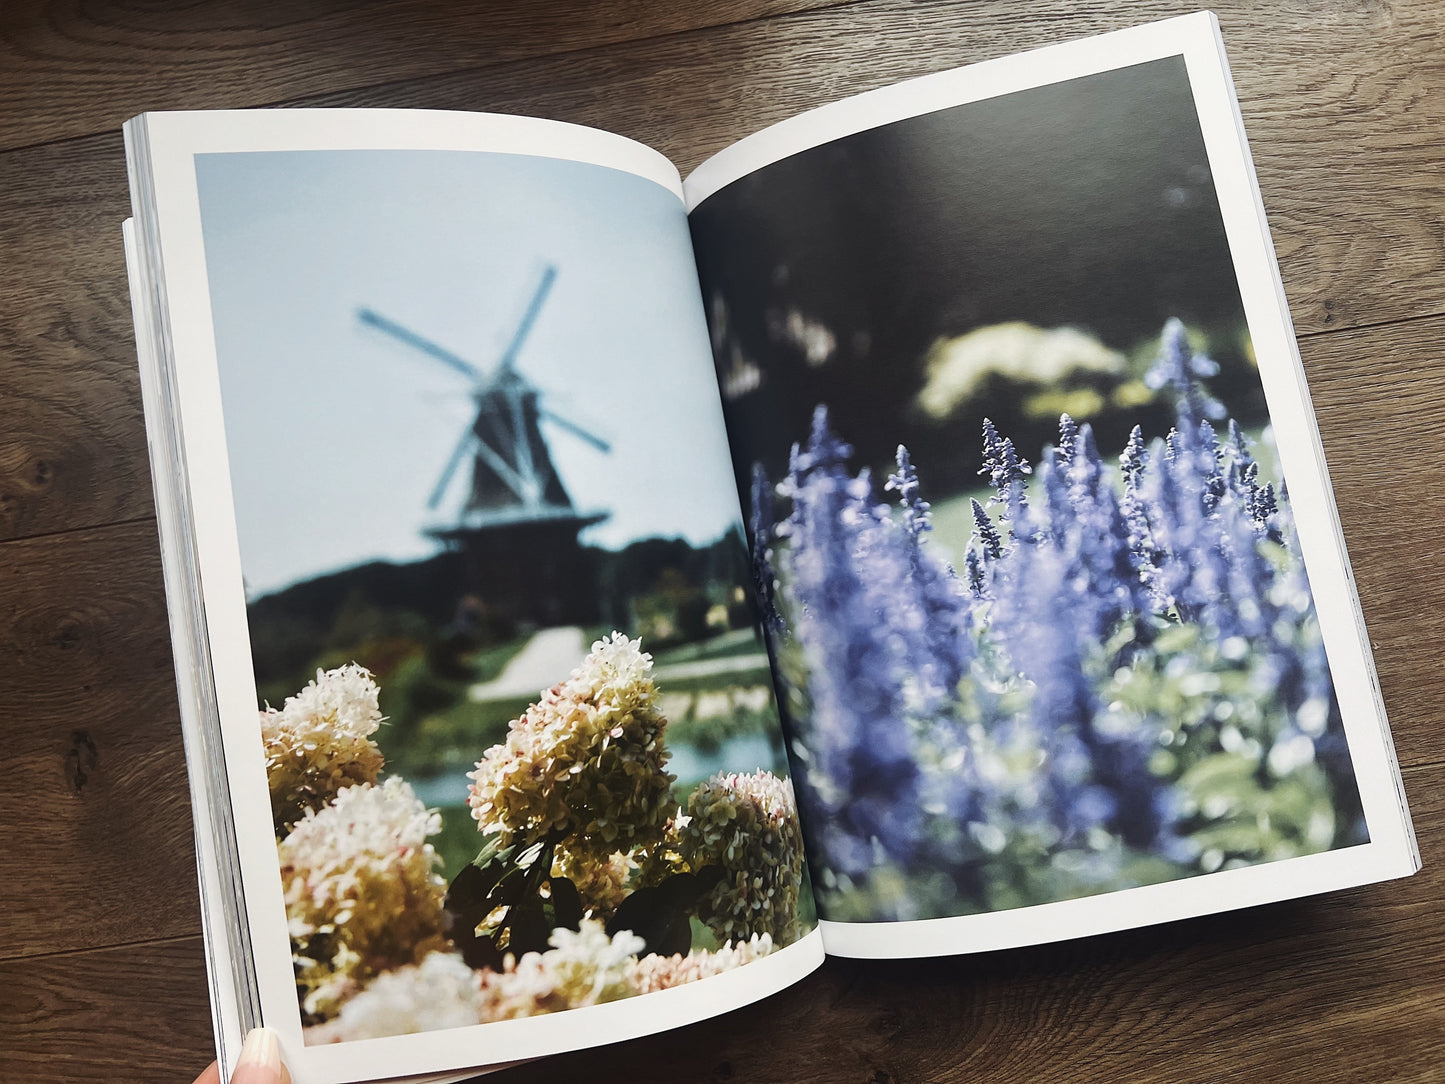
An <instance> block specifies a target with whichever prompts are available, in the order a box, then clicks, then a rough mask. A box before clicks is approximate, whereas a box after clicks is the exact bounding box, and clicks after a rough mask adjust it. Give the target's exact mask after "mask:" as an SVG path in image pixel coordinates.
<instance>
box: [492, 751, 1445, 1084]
mask: <svg viewBox="0 0 1445 1084" xmlns="http://www.w3.org/2000/svg"><path fill="white" fill-rule="evenodd" d="M1439 782H1440V771H1439V770H1438V769H1431V770H1430V771H1428V772H1422V773H1412V775H1411V777H1410V780H1409V784H1410V785H1411V790H1412V793H1419V794H1420V795H1421V800H1420V801H1419V802H1418V803H1417V808H1416V822H1417V825H1418V826H1419V827H1420V829H1421V831H1422V838H1423V839H1424V840H1426V841H1428V843H1429V844H1430V847H1431V850H1432V851H1433V850H1435V849H1436V847H1438V841H1439V840H1440V838H1441V833H1442V832H1445V803H1442V801H1441V798H1440V796H1439V794H1438V784H1439ZM1432 857H1433V855H1432ZM1442 890H1445V873H1442V871H1441V870H1440V869H1439V868H1438V866H1437V867H1436V868H1432V867H1431V866H1430V865H1429V864H1428V862H1427V866H1426V871H1425V872H1424V873H1421V874H1417V875H1416V876H1415V877H1413V878H1410V879H1408V880H1404V881H1397V882H1394V883H1392V884H1387V885H1376V886H1373V887H1370V888H1364V889H1357V890H1352V891H1349V892H1340V893H1334V894H1331V895H1328V896H1324V897H1317V898H1315V899H1312V900H1303V901H1296V902H1290V903H1281V904H1274V905H1271V906H1268V907H1260V908H1255V909H1252V910H1249V911H1245V912H1239V913H1235V914H1230V915H1221V916H1213V917H1209V918H1202V919H1195V920H1191V921H1188V922H1179V923H1172V924H1168V925H1165V926H1159V927H1154V928H1151V929H1146V930H1138V931H1133V932H1129V933H1120V934H1111V935H1108V936H1105V937H1095V938H1086V939H1083V940H1079V941H1073V942H1066V943H1062V944H1058V945H1046V946H1040V947H1038V948H1032V949H1020V950H1017V951H1010V952H999V953H986V954H982V955H979V956H962V957H945V958H941V959H933V960H900V961H849V960H837V959H833V960H829V961H828V963H827V964H826V965H825V966H824V967H823V969H822V970H821V971H820V972H817V973H815V974H814V975H813V976H811V977H810V978H809V979H808V980H806V981H805V982H804V983H802V984H800V985H798V986H796V987H793V988H792V989H790V990H788V991H785V992H783V993H781V994H779V995H777V996H776V997H773V998H770V999H769V1000H767V1001H765V1002H763V1003H761V1004H758V1005H754V1006H751V1007H749V1008H747V1009H744V1010H742V1011H741V1012H739V1013H734V1014H731V1015H729V1016H725V1017H722V1018H720V1019H717V1020H713V1021H708V1022H705V1023H702V1024H698V1025H694V1026H692V1027H689V1028H685V1029H681V1030H679V1031H675V1032H670V1033H668V1034H666V1035H662V1036H658V1037H654V1038H651V1039H644V1040H638V1041H636V1042H632V1043H622V1044H618V1045H616V1046H611V1047H605V1048H603V1049H602V1050H597V1051H590V1052H586V1053H578V1054H569V1055H564V1056H562V1057H559V1058H554V1059H550V1060H547V1061H544V1062H541V1063H539V1064H537V1065H534V1066H524V1067H521V1068H518V1069H515V1070H509V1071H507V1072H504V1073H500V1074H497V1075H495V1076H492V1077H489V1078H486V1079H489V1080H494V1081H496V1082H497V1084H524V1082H525V1084H560V1082H562V1081H570V1080H577V1079H583V1078H584V1077H585V1078H586V1079H590V1080H624V1079H625V1080H630V1081H635V1082H636V1084H664V1082H671V1081H681V1080H746V1081H749V1082H760V1084H761V1082H777V1084H782V1082H785V1081H801V1080H807V1081H816V1082H818V1084H835V1082H836V1084H857V1082H859V1081H866V1082H877V1084H902V1082H904V1081H931V1082H937V1084H947V1082H953V1084H963V1082H971V1081H978V1080H987V1081H990V1082H992V1084H1045V1082H1057V1084H1072V1082H1076V1081H1090V1080H1099V1081H1110V1080H1130V1081H1169V1082H1179V1084H1182V1082H1190V1081H1198V1082H1201V1084H1202V1082H1205V1081H1210V1082H1215V1081H1221V1080H1271V1081H1302V1082H1303V1081H1310V1082H1314V1081H1318V1080H1325V1079H1328V1080H1341V1081H1344V1080H1390V1081H1421V1082H1424V1081H1428V1080H1434V1079H1437V1077H1436V1075H1435V1074H1437V1073H1438V1069H1439V1065H1440V1058H1441V1056H1442V1054H1445V992H1442V990H1445V988H1442V981H1445V932H1442V930H1441V929H1440V926H1439V924H1438V923H1437V922H1434V921H1433V919H1432V918H1431V916H1432V915H1433V914H1434V912H1435V907H1436V901H1437V900H1438V899H1439V897H1440V893H1441V892H1442Z"/></svg>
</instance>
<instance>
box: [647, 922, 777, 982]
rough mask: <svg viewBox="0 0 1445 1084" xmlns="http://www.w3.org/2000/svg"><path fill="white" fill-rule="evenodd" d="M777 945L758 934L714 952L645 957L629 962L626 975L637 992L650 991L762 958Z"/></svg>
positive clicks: (762, 934) (699, 951)
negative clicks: (629, 966)
mask: <svg viewBox="0 0 1445 1084" xmlns="http://www.w3.org/2000/svg"><path fill="white" fill-rule="evenodd" d="M776 947H777V946H776V945H774V944H773V939H772V938H771V937H769V936H768V935H767V934H765V933H760V934H754V935H753V936H752V937H751V938H750V939H749V940H747V941H737V942H729V943H728V944H726V945H724V946H723V947H722V948H720V949H718V950H717V951H716V952H709V951H707V950H706V949H694V950H693V951H691V952H689V953H688V954H687V955H686V956H682V955H678V956H644V957H642V958H641V959H640V960H638V961H637V962H636V963H634V964H633V965H632V968H631V971H630V974H629V976H628V978H629V981H630V982H631V983H632V985H633V986H635V987H636V988H637V992H638V993H639V994H650V993H652V992H653V991H655V990H666V989H668V988H670V987H673V986H681V985H683V984H684V983H688V982H696V981H697V980H698V979H706V978H711V977H712V976H713V975H720V974H722V973H723V972H724V971H731V970H732V969H733V968H735V967H742V966H743V965H744V964H750V963H752V962H753V961H754V960H761V959H762V958H763V957H764V956H768V955H770V954H771V953H772V952H773V950H774V949H775V948H776Z"/></svg>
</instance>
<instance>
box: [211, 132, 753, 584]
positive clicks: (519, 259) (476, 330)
mask: <svg viewBox="0 0 1445 1084" xmlns="http://www.w3.org/2000/svg"><path fill="white" fill-rule="evenodd" d="M196 173H197V181H198V187H199V192H200V199H201V212H202V223H203V231H204V237H205V246H206V266H207V274H208V277H209V281H210V289H211V303H212V310H213V316H214V320H215V329H216V343H217V353H218V357H219V361H220V368H221V388H222V399H223V409H224V412H225V425H226V440H227V449H228V452H229V456H230V462H231V475H232V486H233V489H234V493H235V500H236V517H237V525H238V530H239V534H240V543H241V558H242V567H243V570H244V573H245V578H246V585H247V591H248V594H249V595H251V596H252V597H254V596H256V595H258V594H264V593H266V592H268V591H272V590H275V589H276V588H279V587H282V586H285V585H287V584H289V583H293V582H296V581H298V580H302V579H307V578H310V577H312V576H315V575H317V574H320V573H323V572H328V571H333V570H336V569H340V568H345V567H349V566H351V565H354V564H357V563H360V562H362V561H366V560H371V559H375V558H384V559H390V560H398V561H401V560H413V559H417V558H421V557H425V556H427V555H429V554H431V553H433V552H435V549H436V547H435V544H434V543H433V542H431V541H430V540H429V539H427V538H426V537H425V536H424V535H423V534H422V528H423V526H424V525H426V524H428V523H432V522H436V521H438V520H446V519H448V518H449V517H450V516H453V515H454V514H455V512H456V511H457V510H458V509H459V508H460V505H461V502H462V500H463V497H464V486H465V484H466V481H467V479H469V477H470V473H469V472H470V466H469V465H468V466H467V468H466V469H464V470H462V471H459V472H458V474H457V477H456V479H455V480H454V482H453V485H452V487H451V489H450V491H449V492H448V495H447V499H446V501H445V502H444V503H443V505H442V507H441V508H440V509H439V511H438V512H437V513H430V512H428V511H427V509H426V500H427V497H428V496H429V494H430V492H431V488H432V486H433V484H434V483H435V482H436V480H437V478H438V476H439V475H440V474H441V471H442V467H443V465H444V464H445V462H446V460H447V457H448V456H449V455H450V453H451V450H452V447H453V446H454V445H455V443H456V442H457V440H458V439H459V437H460V436H461V433H462V431H463V429H464V428H465V427H466V426H467V424H468V423H469V421H470V420H471V405H472V404H471V399H470V397H469V395H468V385H467V382H466V380H465V378H463V377H462V376H460V375H458V374H456V373H454V372H452V371H451V370H450V369H448V368H446V367H445V366H443V365H442V364H440V363H438V362H436V361H433V360H432V359H430V358H427V357H425V356H422V355H419V354H417V353H416V352H415V351H413V350H411V349H410V348H408V347H406V346H404V345H402V344H401V343H398V342H395V341H393V340H392V339H389V338H387V337H386V336H384V335H383V334H381V333H380V332H378V331H376V330H374V329H371V328H368V327H366V326H364V325H363V324H361V322H360V321H359V320H358V319H357V316H356V312H357V309H358V308H359V307H360V306H370V307H372V308H374V309H376V310H377V311H378V312H380V313H381V314H383V315H385V316H387V317H389V318H390V319H392V320H395V321H397V322H398V323H401V324H403V325H405V326H407V327H409V328H411V329H412V330H414V331H416V332H418V333H419V334H421V335H423V336H426V337H427V338H430V339H432V340H434V341H436V342H438V343H440V344H442V345H443V346H445V347H447V348H448V349H450V350H452V351H454V352H455V353H457V354H459V355H461V356H462V357H464V358H467V359H469V360H470V361H472V362H473V364H475V365H476V366H477V367H478V368H481V369H483V370H490V369H491V367H492V366H493V365H494V363H495V361H496V359H497V357H498V356H499V355H500V354H501V352H502V350H503V349H504V347H505V345H506V342H507V340H508V339H509V338H510V335H511V333H512V331H513V330H514V329H515V327H516V326H517V324H518V323H519V322H520V320H521V318H522V314H523V312H524V310H525V308H526V306H527V303H528V301H529V300H530V298H531V295H532V293H533V291H534V290H535V289H536V286H537V284H538V282H539V280H540V278H541V275H542V272H543V269H544V267H545V266H546V264H548V263H552V264H555V265H556V267H557V279H556V282H555V284H554V286H553V288H552V291H551V294H550V296H549V297H548V299H547V301H546V303H545V305H544V306H543V308H542V310H541V312H540V314H539V316H538V319H537V322H536V324H535V326H534V328H533V331H532V334H531V335H530V337H529V338H528V340H527V342H526V345H525V346H524V347H523V349H522V352H521V354H520V356H519V357H518V361H517V366H518V368H519V369H520V370H521V371H522V372H523V373H524V374H525V375H526V376H527V377H529V378H530V379H531V380H532V381H534V382H535V383H536V384H538V385H540V386H541V388H542V389H543V390H544V392H545V393H546V401H547V405H548V406H550V407H551V408H552V409H554V410H556V411H557V412H558V413H560V414H563V415H564V416H566V417H568V418H570V419H571V420H573V421H576V422H578V423H580V424H582V425H583V426H584V427H585V428H587V429H589V430H591V431H593V432H595V433H597V434H598V435H599V436H601V437H603V438H604V439H606V440H608V441H609V442H611V444H612V447H613V450H612V452H611V454H610V455H601V454H599V453H598V452H597V451H596V450H594V449H593V448H591V447H589V446H587V445H586V444H584V443H582V442H581V441H578V440H576V439H575V438H573V437H571V436H568V435H566V434H565V433H561V432H560V431H558V430H556V429H555V428H553V429H547V430H546V434H547V436H548V438H549V443H550V447H551V449H552V453H553V457H554V459H555V461H556V464H557V468H558V470H559V472H560V474H561V475H562V479H563V482H564V483H565V484H566V486H567V488H568V490H569V492H570V493H571V495H572V499H573V502H574V503H575V504H577V505H578V506H579V507H581V508H583V509H591V508H596V509H607V510H609V511H610V512H611V517H610V519H608V520H607V521H606V522H604V523H602V524H599V525H598V526H596V527H593V528H591V529H589V531H588V533H587V535H586V536H585V537H586V538H587V540H589V541H591V542H593V543H595V544H598V545H604V546H609V547H614V548H615V547H619V546H622V545H625V544H626V543H627V542H629V541H632V540H634V539H637V538H644V537H649V536H653V535H662V536H668V537H684V538H688V539H689V540H691V541H693V542H695V543H704V542H708V541H711V540H712V539H714V538H716V537H717V536H718V535H719V534H721V533H722V532H723V531H724V530H725V529H726V528H727V527H729V526H730V525H731V524H732V523H733V522H734V521H735V519H736V517H737V514H738V513H737V497H736V492H735V490H734V488H733V483H732V480H731V474H730V468H729V465H728V458H727V453H726V445H725V436H724V430H723V424H722V415H721V412H720V409H719V405H718V393H717V386H716V382H715V378H714V377H713V369H712V362H711V354H710V351H709V347H708V341H707V332H706V327H705V325H704V321H703V314H702V308H701V302H700V300H699V297H698V290H697V281H696V272H695V271H694V269H693V263H692V256H691V249H690V247H689V242H688V233H687V224H686V220H685V217H684V214H683V208H682V205H681V203H680V201H679V200H678V199H677V198H676V197H675V196H673V195H672V194H671V193H669V192H667V191H666V190H665V189H663V188H661V187H659V186H658V185H656V184H654V183H653V182H651V181H648V180H644V179H642V178H640V177H636V176H633V175H632V174H627V173H623V172H620V171H617V170H612V169H608V168H605V167H601V166H593V165H588V164H583V163H577V162H569V161H562V160H557V159H545V158H532V157H525V156H519V155H505V154H486V153H472V152H456V151H441V152H429V151H304V152H290V151H288V152H252V153H244V154H218V155H199V156H197V158H196Z"/></svg>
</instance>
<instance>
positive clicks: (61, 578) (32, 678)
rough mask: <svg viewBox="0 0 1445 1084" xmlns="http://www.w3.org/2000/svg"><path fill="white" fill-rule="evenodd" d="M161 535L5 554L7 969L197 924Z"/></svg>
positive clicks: (66, 542)
mask: <svg viewBox="0 0 1445 1084" xmlns="http://www.w3.org/2000/svg"><path fill="white" fill-rule="evenodd" d="M157 547H158V542H157V539H156V533H155V526H154V524H152V523H150V522H143V523H139V524H128V525H122V526H116V527H107V528H104V529H101V530H97V531H78V532H73V533H70V534H65V535H56V536H51V537H47V538H37V539H31V540H27V541H24V542H10V543H7V544H5V545H4V546H0V658H3V659H4V668H3V671H0V673H3V675H4V686H5V711H4V712H3V713H0V749H3V750H4V752H3V754H0V755H3V766H4V773H5V777H6V779H7V780H8V781H9V782H7V783H6V785H5V786H4V787H0V854H3V855H4V856H5V864H6V868H7V871H8V872H7V875H6V876H3V877H0V959H3V958H5V957H14V956H23V955H28V954H33V953H42V952H57V951H64V950H69V949H76V948H89V947H93V946H97V945H114V944H121V943H124V942H129V941H141V940H146V939H148V938H153V937H172V936H177V935H181V934H193V933H195V932H196V931H197V930H198V929H199V927H200V911H199V907H198V905H197V902H196V882H195V850H194V847H193V845H192V843H191V815H190V801H189V796H188V792H187V790H186V786H185V770H186V768H185V758H184V756H183V754H182V749H181V741H180V721H179V717H178V714H177V708H176V697H175V685H174V677H173V671H172V665H171V652H170V636H169V633H168V629H167V625H166V616H165V596H164V592H163V590H162V587H161V577H160V556H159V549H158V548H157Z"/></svg>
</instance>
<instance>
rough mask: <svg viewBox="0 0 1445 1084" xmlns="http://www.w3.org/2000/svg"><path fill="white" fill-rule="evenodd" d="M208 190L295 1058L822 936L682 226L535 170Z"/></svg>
mask: <svg viewBox="0 0 1445 1084" xmlns="http://www.w3.org/2000/svg"><path fill="white" fill-rule="evenodd" d="M196 161H197V180H198V190H199V195H200V204H201V212H202V224H203V233H204V241H205V250H206V264H207V273H208V276H209V284H210V290H211V303H212V310H213V317H214V324H215V332H216V344H217V354H218V361H219V368H220V383H221V392H222V407H223V414H224V424H225V436H226V447H227V453H228V456H229V462H230V470H231V482H232V487H233V491H234V498H235V509H236V520H237V530H238V536H239V545H240V554H241V565H242V573H243V577H244V581H245V590H246V604H247V621H248V625H249V631H250V641H251V646H252V655H253V666H254V672H255V680H256V708H257V736H258V738H259V739H260V740H259V741H258V743H257V744H258V748H261V749H263V751H264V756H265V764H266V773H267V778H268V782H269V789H270V802H271V809H270V814H271V817H272V820H273V823H274V829H275V835H276V844H277V853H278V860H279V863H280V871H281V880H282V884H283V888H284V892H285V906H286V917H287V923H288V927H289V934H290V941H291V945H290V955H291V958H292V960H293V962H294V966H295V976H296V994H297V999H298V1005H299V1008H300V1012H301V1017H302V1022H303V1025H304V1028H305V1037H306V1042H307V1043H308V1044H312V1043H331V1042H341V1041H347V1040H355V1039H365V1038H373V1037H379V1036H385V1035H395V1034H401V1033H408V1032H420V1031H428V1030H432V1029H437V1028H449V1027H461V1026H467V1025H474V1024H479V1023H489V1022H492V1021H499V1020H514V1019H519V1018H523V1017H529V1016H535V1015H538V1014H544V1013H555V1012H560V1011H565V1010H569V1009H574V1008H579V1007H583V1006H590V1005H596V1004H601V1003H604V1002H612V1001H617V1000H620V999H624V998H630V997H634V996H639V995H645V994H649V993H652V992H654V991H660V990H665V989H667V988H669V987H675V986H679V985H681V984H684V983H690V982H694V981H697V980H701V979H706V978H708V977H709V976H713V975H717V974H720V973H722V972H725V971H729V970H731V969H734V968H737V967H740V966H743V965H745V964H748V963H750V962H752V961H754V960H758V959H761V958H763V957H766V956H768V955H770V954H771V953H773V952H776V951H778V950H780V949H782V948H784V947H786V946H788V945H790V944H793V943H794V942H796V941H797V940H799V939H800V938H801V936H802V935H803V934H804V933H806V932H807V931H808V930H809V929H811V927H812V926H813V924H814V921H815V920H814V908H813V904H812V900H811V895H810V893H809V890H808V888H807V886H806V884H805V876H804V872H803V844H802V839H801V834H800V828H799V824H798V815H797V809H796V804H795V799H794V794H793V789H792V783H791V782H790V779H789V773H788V769H787V761H786V757H785V755H784V752H783V744H782V736H781V730H780V725H779V720H778V711H777V707H776V704H775V702H774V694H773V686H772V679H771V676H770V671H769V663H768V656H767V651H766V647H765V645H764V643H763V640H762V638H761V636H760V634H759V632H758V626H757V623H756V612H757V611H756V605H755V603H754V602H753V600H752V596H751V588H750V585H751V573H750V566H749V561H748V557H747V548H746V541H745V538H744V534H743V527H742V523H741V520H740V517H739V506H738V501H737V494H736V488H735V483H734V479H733V478H732V474H731V469H730V464H729V461H728V453H727V448H726V436H725V430H724V424H723V420H722V416H721V413H720V410H719V405H718V395H717V389H716V385H715V383H714V380H713V376H712V371H711V365H710V364H709V361H708V357H709V354H708V344H707V337H706V332H705V325H704V320H703V317H702V312H701V303H700V300H699V297H698V294H697V288H696V276H695V272H694V270H693V266H692V259H691V254H690V252H689V251H688V246H687V243H686V227H685V225H684V223H683V218H682V215H683V211H682V207H681V204H680V202H679V201H678V199H677V198H676V196H675V195H674V194H672V193H670V192H668V191H666V190H665V189H663V188H661V187H659V186H657V185H656V184H654V183H653V182H651V181H649V180H646V179H643V178H640V177H637V176H634V175H632V174H628V173H624V172H621V171H618V170H613V169H608V168H604V167H601V166H595V165H589V164H585V163H579V162H573V161H567V160H562V159H549V158H538V157H527V156H518V155H504V154H484V153H463V152H418V151H307V152H257V153H245V154H215V155H201V156H198V157H197V160H196ZM259 313H265V314H266V316H265V319H264V320H263V319H258V317H257V314H259Z"/></svg>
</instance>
